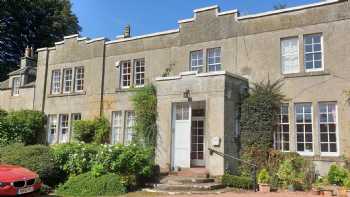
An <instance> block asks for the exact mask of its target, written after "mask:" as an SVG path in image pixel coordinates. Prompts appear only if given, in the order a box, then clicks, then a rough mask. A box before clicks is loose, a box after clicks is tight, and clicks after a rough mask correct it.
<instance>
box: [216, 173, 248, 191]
mask: <svg viewBox="0 0 350 197" xmlns="http://www.w3.org/2000/svg"><path fill="white" fill-rule="evenodd" d="M221 182H222V184H223V185H225V186H227V187H234V188H240V189H251V188H253V181H252V179H251V178H250V177H244V176H234V175H230V174H227V173H225V174H224V176H222V178H221Z"/></svg>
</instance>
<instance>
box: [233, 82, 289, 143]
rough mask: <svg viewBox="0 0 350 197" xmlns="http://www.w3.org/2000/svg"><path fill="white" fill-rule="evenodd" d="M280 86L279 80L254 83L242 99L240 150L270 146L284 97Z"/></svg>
mask: <svg viewBox="0 0 350 197" xmlns="http://www.w3.org/2000/svg"><path fill="white" fill-rule="evenodd" d="M280 88H281V83H280V81H276V82H274V83H271V82H270V80H268V81H267V82H266V83H265V82H260V83H255V84H254V87H253V88H252V89H251V91H250V93H249V96H248V97H246V98H245V99H244V100H243V103H242V105H241V120H240V126H241V136H240V140H241V145H242V150H244V149H245V148H251V147H256V148H257V149H262V150H267V149H269V148H272V145H273V133H274V132H276V131H277V128H278V127H277V120H278V119H277V118H278V113H279V109H280V104H281V101H282V100H283V98H284V96H283V95H282V93H281V91H280Z"/></svg>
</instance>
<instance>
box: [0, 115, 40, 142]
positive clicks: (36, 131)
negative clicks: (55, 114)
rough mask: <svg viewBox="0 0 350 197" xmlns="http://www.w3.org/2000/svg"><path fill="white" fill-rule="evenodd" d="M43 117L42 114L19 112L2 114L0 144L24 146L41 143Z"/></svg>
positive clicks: (0, 119)
mask: <svg viewBox="0 0 350 197" xmlns="http://www.w3.org/2000/svg"><path fill="white" fill-rule="evenodd" d="M44 125H45V115H44V114H43V113H42V112H38V111H32V110H21V111H14V112H9V113H7V114H6V113H3V112H2V115H1V118H0V136H1V137H0V143H1V144H2V145H8V144H13V143H23V144H26V145H31V144H37V143H43V142H44V134H45V128H44Z"/></svg>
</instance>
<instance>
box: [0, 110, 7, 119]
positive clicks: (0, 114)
mask: <svg viewBox="0 0 350 197" xmlns="http://www.w3.org/2000/svg"><path fill="white" fill-rule="evenodd" d="M5 116H7V111H5V110H3V109H0V118H2V117H5Z"/></svg>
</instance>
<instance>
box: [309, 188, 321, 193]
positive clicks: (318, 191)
mask: <svg viewBox="0 0 350 197" xmlns="http://www.w3.org/2000/svg"><path fill="white" fill-rule="evenodd" d="M311 191H312V194H313V195H320V194H321V190H320V189H319V188H316V187H313V188H312V189H311Z"/></svg>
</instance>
